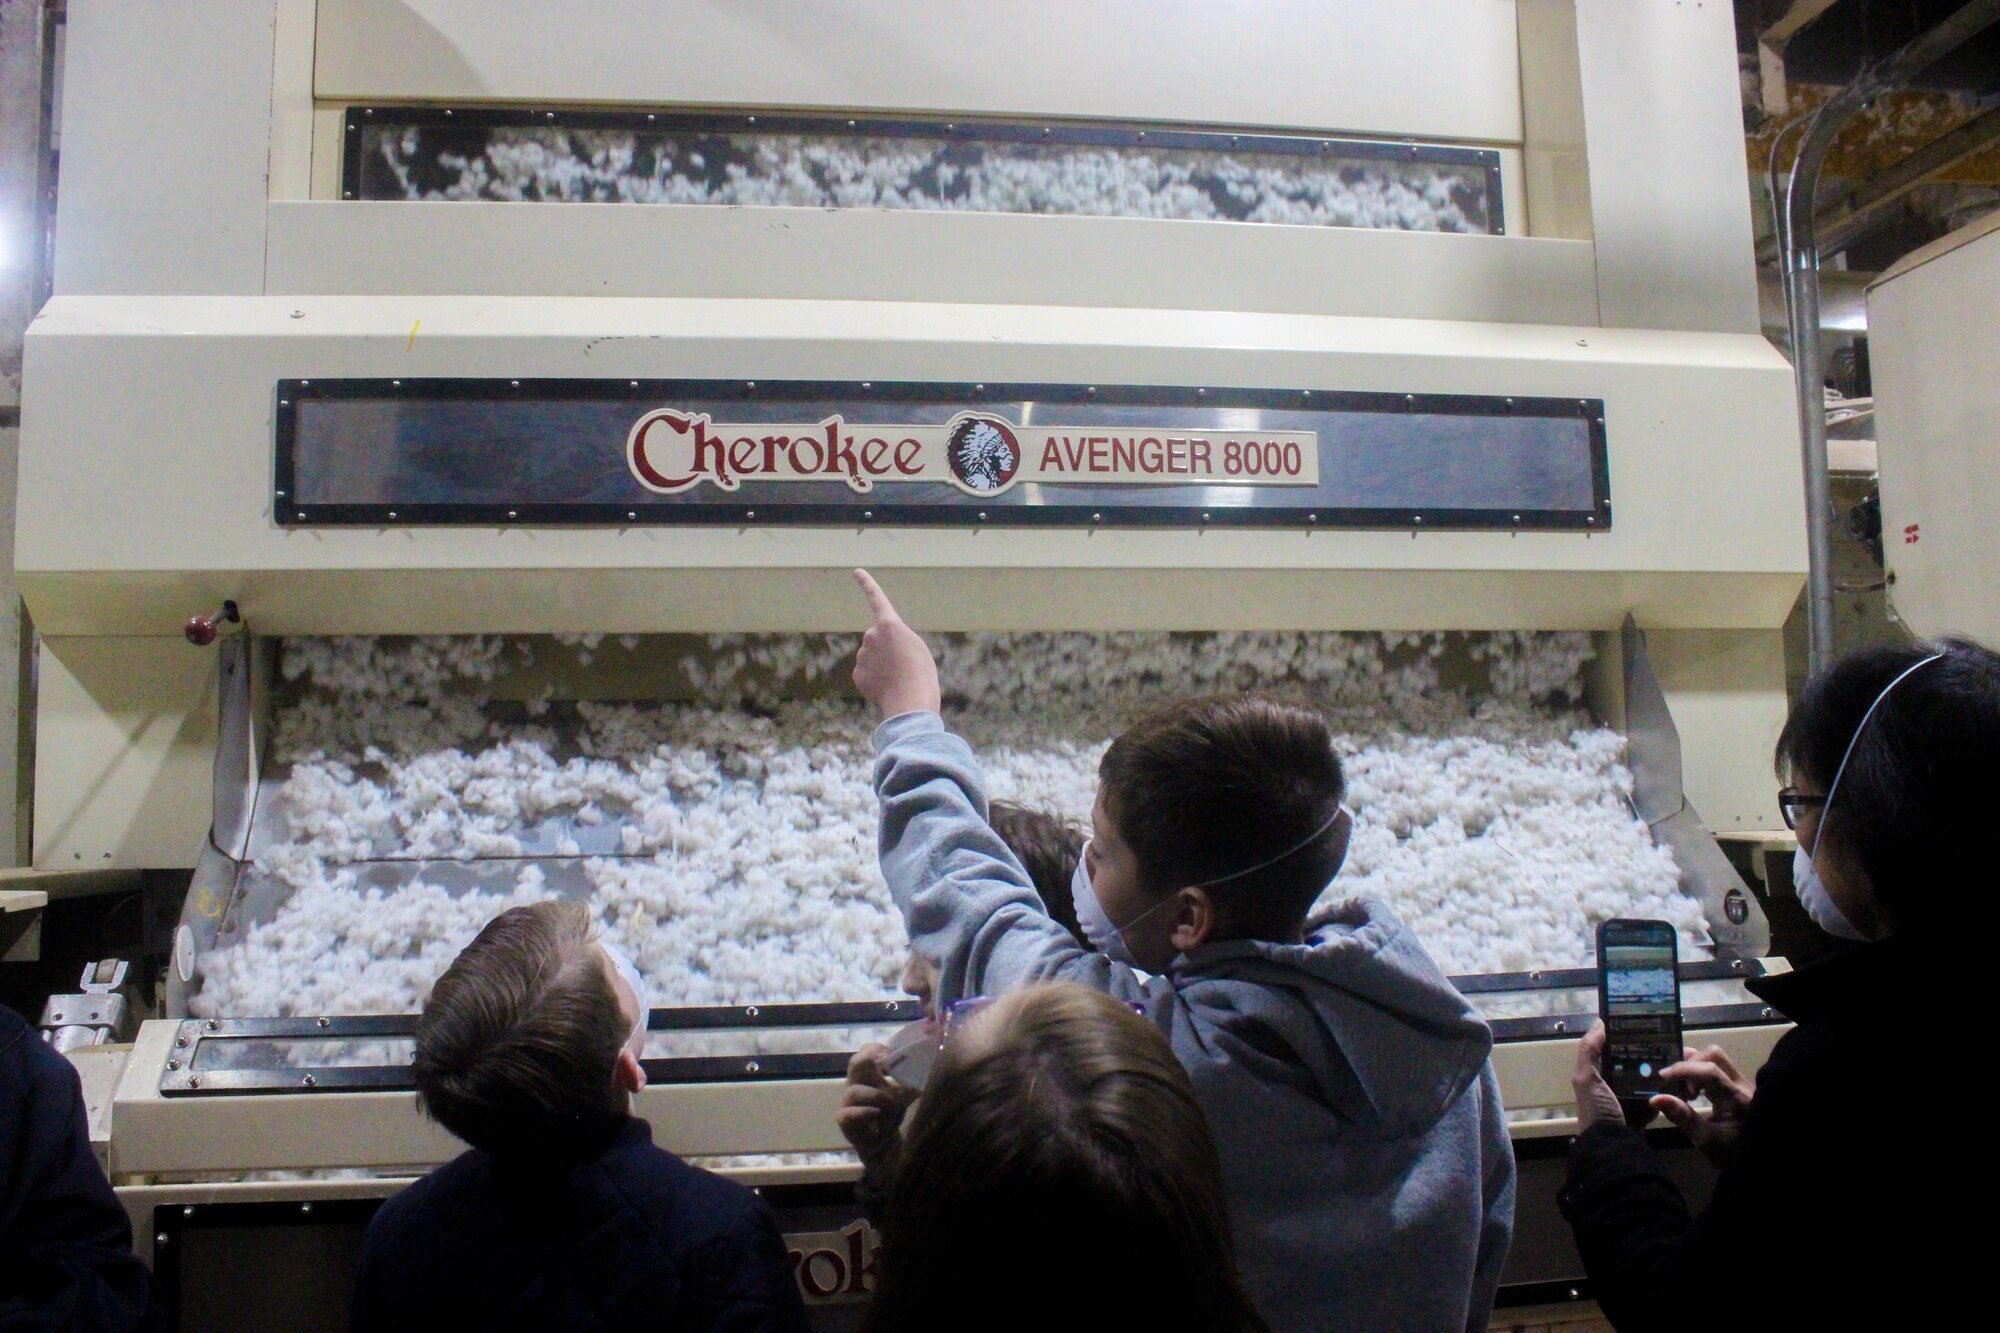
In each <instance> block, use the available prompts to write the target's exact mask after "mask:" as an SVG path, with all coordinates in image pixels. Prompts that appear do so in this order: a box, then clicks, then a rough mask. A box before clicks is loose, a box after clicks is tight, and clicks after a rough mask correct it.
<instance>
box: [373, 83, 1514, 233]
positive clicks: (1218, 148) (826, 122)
mask: <svg viewBox="0 0 2000 1333" xmlns="http://www.w3.org/2000/svg"><path fill="white" fill-rule="evenodd" d="M342 122H343V124H342V134H341V141H342V153H341V168H340V197H341V198H342V199H359V200H372V201H383V202H400V201H402V200H403V199H404V196H402V195H392V194H377V193H369V192H368V191H367V188H366V182H365V177H364V174H363V171H362V157H363V140H364V139H365V138H366V133H365V132H366V130H367V129H368V128H369V127H371V126H381V125H393V126H396V127H398V128H401V127H405V126H407V127H410V128H413V129H434V130H452V131H457V132H471V133H476V132H478V131H480V130H489V129H577V130H614V131H630V132H632V133H634V134H654V135H660V136H670V135H677V134H687V135H730V134H735V135H765V134H798V135H813V136H825V137H829V138H854V139H940V140H944V141H945V142H948V143H966V144H979V143H999V144H1020V145H1031V146H1034V147H1038V148H1047V147H1066V146H1067V147H1087V148H1124V149H1143V148H1160V149H1168V150H1173V149H1180V150H1185V151H1193V152H1216V153H1227V152H1238V153H1273V154H1282V155H1285V156H1290V157H1300V158H1317V159H1324V160H1330V161H1334V162H1338V161H1343V160H1344V161H1364V162H1369V161H1372V162H1417V163H1426V162H1427V163H1435V164H1439V165H1459V166H1469V167H1474V168H1477V169H1478V170H1479V171H1480V172H1481V173H1482V175H1483V179H1484V181H1485V187H1486V194H1485V204H1486V218H1487V231H1486V233H1485V234H1487V235H1490V236H1504V235H1505V234H1506V232H1507V213H1506V201H1505V198H1504V195H1503V190H1502V185H1501V176H1500V154H1499V152H1498V151H1497V150H1495V149H1491V148H1466V147H1461V146H1459V145H1456V144H1433V143H1415V142H1412V141H1410V140H1407V139H1405V140H1385V139H1348V138H1339V137H1327V136H1320V135H1298V134H1257V133H1246V132H1244V131H1241V130H1235V131H1231V130H1200V129H1176V128H1166V127H1161V126H1156V125H1138V124H1110V123H1102V122H1099V123H1089V122H1073V121H1072V122H1064V121H1056V120H1051V121H1046V122H1040V121H1035V122H1029V121H1002V120H981V119H979V118H977V117H965V118H959V117H954V118H952V119H951V120H948V121H947V120H936V119H930V118H922V117H885V116H871V117H850V116H837V115H805V114H798V113H783V114H778V115H771V114H768V113H765V112H761V111H759V112H749V111H643V110H631V109H607V108H602V107H547V106H511V107H510V106H435V105H430V106H395V105H385V104H383V103H375V104H373V105H369V106H350V107H348V108H347V109H346V111H345V113H344V115H343V117H342Z"/></svg>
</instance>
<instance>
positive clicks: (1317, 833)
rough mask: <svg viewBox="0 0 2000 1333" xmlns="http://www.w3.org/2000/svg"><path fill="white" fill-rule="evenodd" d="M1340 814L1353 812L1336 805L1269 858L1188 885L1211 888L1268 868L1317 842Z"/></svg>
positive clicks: (1338, 818)
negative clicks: (1316, 824) (1313, 826)
mask: <svg viewBox="0 0 2000 1333" xmlns="http://www.w3.org/2000/svg"><path fill="white" fill-rule="evenodd" d="M1342 815H1346V816H1347V817H1348V818H1350V819H1352V818H1353V817H1354V812H1353V811H1352V810H1349V809H1348V808H1347V807H1346V806H1344V805H1336V806H1335V807H1334V808H1333V813H1332V814H1331V815H1329V816H1327V820H1326V822H1325V823H1324V824H1321V825H1320V826H1319V827H1318V828H1316V829H1314V830H1313V831H1312V832H1311V833H1308V834H1307V835H1306V836H1305V839H1304V840H1303V841H1301V842H1296V843H1293V844H1292V845H1291V846H1290V847H1287V848H1286V849H1285V850H1284V851H1282V852H1279V853H1278V854H1277V855H1276V856H1274V857H1272V858H1271V859H1270V860H1268V861H1259V862H1258V863H1257V864H1256V865H1254V866H1251V867H1250V868H1249V869H1248V870H1237V871H1233V872H1231V873H1230V874H1227V875H1223V876H1221V877H1220V878H1217V879H1208V880H1203V881H1202V882H1201V883H1199V884H1190V885H1189V886H1188V887H1189V888H1193V889H1208V888H1213V887H1214V886H1215V885H1217V884H1227V883H1229V881H1231V880H1233V879H1242V878H1243V877H1244V876H1246V875H1254V874H1256V873H1257V872H1258V871H1260V870H1269V869H1270V868H1271V867H1272V866H1274V865H1276V864H1278V862H1280V861H1282V860H1284V859H1285V858H1286V857H1288V856H1294V855H1296V854H1298V853H1299V852H1302V851H1304V850H1305V849H1306V848H1308V847H1310V846H1312V845H1313V844H1314V843H1316V842H1318V841H1319V840H1320V839H1321V838H1323V837H1325V836H1326V831H1327V830H1328V829H1330V828H1332V827H1333V826H1334V825H1335V824H1337V823H1339V822H1340V817H1341V816H1342Z"/></svg>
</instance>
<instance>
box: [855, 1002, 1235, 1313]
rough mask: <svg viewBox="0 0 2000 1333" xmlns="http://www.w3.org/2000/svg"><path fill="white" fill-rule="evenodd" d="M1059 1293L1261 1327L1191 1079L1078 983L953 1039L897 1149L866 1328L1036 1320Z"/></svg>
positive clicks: (1071, 1304) (1077, 1305)
mask: <svg viewBox="0 0 2000 1333" xmlns="http://www.w3.org/2000/svg"><path fill="white" fill-rule="evenodd" d="M1017 1271H1018V1272H1025V1273H1030V1274H1032V1275H1033V1280H1032V1281H1020V1280H1017V1279H1016V1278H1015V1277H1014V1276H1013V1273H1014V1272H1017ZM1052 1300H1054V1301H1058V1302H1060V1305H1061V1308H1062V1312H1063V1319H1062V1322H1063V1323H1065V1324H1069V1325H1072V1326H1076V1327H1087V1326H1088V1323H1089V1321H1092V1320H1096V1319H1103V1320H1105V1321H1106V1323H1107V1326H1108V1325H1109V1324H1110V1323H1112V1322H1116V1323H1130V1324H1132V1325H1135V1326H1137V1327H1142V1328H1143V1327H1149V1326H1150V1327H1159V1328H1169V1327H1170V1328H1175V1329H1190V1330H1198V1331H1199V1333H1239V1331H1246V1330H1263V1329H1264V1327H1265V1325H1264V1323H1263V1321H1262V1320H1261V1319H1259V1318H1258V1316H1257V1314H1256V1311H1255V1310H1254V1309H1253V1308H1252V1307H1251V1305H1250V1300H1249V1297H1248V1296H1247V1295H1245V1293H1244V1290H1243V1284H1242V1279H1241V1278H1240V1277H1239V1275H1238V1273H1237V1270H1236V1260H1235V1255H1234V1250H1233V1248H1232V1246H1231V1242H1230V1234H1229V1218H1228V1212H1227V1208H1226V1205H1225V1203H1224V1197H1223V1187H1222V1165H1221V1161H1220V1159H1219V1158H1218V1156H1217V1154H1216V1149H1215V1141H1214V1139H1213V1138H1212V1137H1211V1136H1210V1134H1209V1128H1208V1121H1207V1119H1206V1118H1205V1117H1204V1116H1203V1115H1202V1111H1201V1106H1200V1104H1199V1103H1198V1102H1196V1101H1195V1096H1194V1089H1193V1087H1192V1085H1190V1084H1189V1082H1188V1077H1187V1073H1186V1071H1184V1070H1183V1069H1182V1068H1181V1066H1180V1062H1179V1061H1177V1060H1176V1059H1175V1058H1174V1053H1173V1051H1172V1049H1171V1048H1169V1047H1168V1045H1167V1040H1166V1038H1165V1037H1164V1036H1162V1035H1161V1033H1160V1031H1159V1029H1158V1028H1156V1027H1154V1026H1153V1025H1152V1024H1151V1023H1148V1022H1147V1021H1146V1020H1145V1019H1143V1018H1141V1017H1139V1016H1138V1015H1137V1014H1135V1013H1134V1012H1132V1010H1131V1009H1129V1008H1128V1007H1126V1006H1125V1005H1123V1004H1120V1003H1119V1002H1118V1001H1116V1000H1114V999H1112V998H1111V997H1110V996H1108V995H1105V994H1103V993H1102V992H1100V991H1093V990H1088V989H1086V988H1084V987H1082V986H1078V985H1074V984H1072V983H1068V982H1047V983H1042V984H1039V985H1033V986H1029V987H1026V988H1024V989H1022V990H1019V991H1015V992H1014V993H1012V994H1011V995H1008V996H1006V997H1005V998H1003V999H1001V1000H1000V1001H998V1002H997V1003H996V1004H995V1005H994V1007H993V1009H992V1010H991V1011H989V1012H988V1013H986V1014H983V1015H981V1016H980V1018H979V1019H978V1020H977V1021H976V1023H975V1025H974V1026H973V1027H972V1028H971V1029H970V1030H969V1031H968V1032H967V1033H966V1034H965V1035H964V1036H963V1037H962V1038H959V1039H957V1040H956V1041H955V1042H954V1043H953V1044H951V1045H949V1046H947V1048H946V1050H945V1053H944V1055H943V1057H942V1058H941V1059H940V1062H939V1064H938V1067H937V1069H936V1071H935V1072H934V1073H933V1074H932V1076H931V1080H930V1083H929V1085H928V1086H927V1087H926V1088H925V1091H924V1095H923V1099H922V1100H921V1101H920V1102H918V1104H917V1108H916V1111H915V1112H914V1116H913V1119H912V1122H911V1125H910V1127H909V1129H908V1131H907V1132H906V1136H905V1139H904V1142H903V1145H902V1148H901V1149H900V1151H899V1154H898V1158H897V1164H896V1167H895V1172H894V1176H893V1179H892V1181H891V1184H890V1188H889V1199H888V1206H887V1211H886V1213H885V1215H884V1218H883V1248H882V1260H881V1271H880V1280H879V1282H878V1284H877V1292H876V1297H875V1302H874V1305H873V1306H872V1307H871V1308H870V1310H869V1313H868V1317H867V1321H866V1323H865V1324H864V1325H863V1327H864V1328H865V1329H867V1330H869V1333H917V1331H918V1330H924V1331H926V1333H927V1331H928V1330H930V1329H933V1328H937V1327H940V1326H949V1327H951V1328H955V1329H987V1328H993V1329H1000V1328H1006V1329H1019V1328H1028V1327H1034V1326H1036V1325H1037V1324H1040V1323H1043V1322H1046V1320H1047V1319H1048V1317H1049V1309H1050V1302H1051V1301H1052Z"/></svg>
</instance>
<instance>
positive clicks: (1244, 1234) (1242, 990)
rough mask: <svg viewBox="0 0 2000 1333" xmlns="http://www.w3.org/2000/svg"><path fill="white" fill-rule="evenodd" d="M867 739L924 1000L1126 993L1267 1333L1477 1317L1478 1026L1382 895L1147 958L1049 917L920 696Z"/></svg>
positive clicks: (1488, 1167) (1484, 1234)
mask: <svg viewBox="0 0 2000 1333" xmlns="http://www.w3.org/2000/svg"><path fill="white" fill-rule="evenodd" d="M875 749H876V754H877V759H876V763H875V791H876V795H877V796H878V797H879V798H880V800H881V806H882V873H883V875H884V877H885V878H886V879H887V880H888V882H889V890H890V892H891V893H892V894H893V895H894V897H895V900H896V905H897V906H898V907H899V908H900V909H901V910H902V913H903V917H904V920H905V921H906V922H907V923H908V926H909V931H910V939H911V942H912V944H913V946H914V947H915V948H916V949H917V950H918V952H920V953H922V954H923V955H924V956H925V957H926V958H928V959H930V960H931V961H932V962H933V963H935V964H936V965H937V967H938V969H939V973H940V977H939V987H938V995H939V999H940V1000H941V1001H949V1000H953V999H957V998H960V997H963V996H968V995H997V994H999V993H1001V992H1003V991H1006V990H1008V989H1010V988H1012V987H1015V986H1019V985H1021V984H1023V983H1026V982H1030V981H1038V980H1047V979H1059V980H1064V981H1076V982H1081V983H1083V984H1084V985H1087V986H1091V987H1094V988H1096V989H1098V990H1103V991H1108V992H1110V993H1111V994H1112V995H1114V996H1117V997H1118V998H1120V999H1123V1000H1130V1001H1134V1002H1136V1003H1139V1004H1142V1005H1143V1006H1144V1007H1145V1010H1146V1012H1147V1014H1148V1015H1149V1016H1151V1017H1152V1019H1153V1020H1154V1021H1155V1022H1157V1023H1158V1024H1159V1025H1160V1028H1161V1030H1162V1031H1164V1032H1165V1033H1166V1034H1167V1038H1168V1040H1169V1041H1170V1042H1171V1043H1172V1045H1173V1049H1174V1053H1175V1054H1176V1055H1177V1056H1179V1057H1180V1061H1181V1063H1182V1064H1183V1065H1184V1066H1185V1067H1186V1068H1187V1071H1188V1076H1189V1078H1190V1079H1191V1080H1192V1081H1193V1083H1194V1089H1195V1093H1196V1096H1197V1097H1198V1098H1199V1099H1200V1101H1201V1104H1202V1107H1203V1109H1205V1110H1206V1111H1207V1113H1208V1120H1209V1124H1210V1126H1211V1127H1212V1128H1213V1129H1214V1131H1215V1138H1216V1145H1217V1147H1218V1148H1219V1149H1220V1150H1221V1154H1222V1168H1223V1174H1224V1177H1225V1183H1226V1185H1227V1188H1228V1192H1229V1199H1230V1208H1231V1218H1230V1221H1231V1224H1232V1227H1233V1229H1234V1231H1235V1236H1236V1252H1237V1260H1238V1266H1239V1267H1240V1268H1241V1270H1242V1273H1243V1279H1244V1281H1245V1283H1246V1284H1247V1285H1248V1287H1249V1290H1250V1294H1251V1297H1252V1298H1253V1299H1254V1300H1255V1301H1256V1303H1257V1308H1258V1310H1259V1312H1261V1313H1262V1314H1263V1316H1264V1318H1265V1319H1266V1320H1267V1321H1268V1322H1269V1323H1270V1325H1271V1327H1272V1329H1273V1330H1274V1333H1304V1331H1305V1330H1320V1329H1370V1330H1373V1329H1383V1330H1390V1329H1393V1330H1403V1331H1412V1333H1413V1331H1416V1330H1433V1329H1435V1330H1460V1329H1466V1330H1478V1329H1484V1328H1485V1327H1486V1320H1487V1315H1488V1314H1489V1313H1490V1311H1491V1309H1492V1305H1493V1297H1494V1292H1495V1290H1496V1289H1497V1287H1498V1285H1499V1280H1500V1268H1501V1265H1502V1263H1503V1262H1504V1261H1505V1260H1506V1257H1507V1243H1508V1239H1509V1237H1510V1236H1511V1234H1512V1232H1513V1226H1514V1155H1513V1150H1512V1146H1511V1144H1510V1143H1509V1141H1508V1137H1507V1122H1506V1116H1505V1114H1504V1112H1503V1111H1502V1109H1501V1104H1500V1088H1499V1084H1498V1083H1497V1082H1496V1081H1495V1079H1494V1077H1493V1066H1492V1062H1491V1060H1490V1059H1489V1056H1490V1054H1491V1051H1492V1046H1493V1038H1492V1034H1491V1033H1490V1032H1489V1031H1488V1029H1487V1027H1486V1024H1485V1023H1484V1022H1483V1021H1482V1020H1481V1019H1480V1017H1479V1015H1478V1014H1477V1013H1476V1012H1475V1011H1474V1010H1473V1009H1472V1007H1471V1006H1470V1005H1468V1004H1467V1003H1466V1002H1465V999H1464V998H1463V997H1462V996H1460V995H1459V993H1458V992H1457V991H1456V990H1454V989H1453V988H1452V985H1451V983H1450V982H1449V981H1447V980H1446V979H1445V977H1444V976H1443V974H1442V973H1440V972H1439V971H1438V967H1437V964H1436V963H1434V962H1432V961H1431V958H1430V955H1429V954H1427V953H1426V952H1425V951H1424V948H1423V946H1422V945H1421V944H1419V943H1418V942H1417V939H1416V936H1414V935H1413V934H1411V933H1410V931H1409V930H1408V929H1406V928H1405V927H1404V926H1403V924H1402V923H1401V922H1399V921H1398V920H1396V918H1395V917H1394V916H1392V915H1391V914H1390V913H1389V911H1388V909H1387V908H1385V907H1383V906H1382V905H1381V904H1380V903H1375V902H1369V901H1366V900H1356V901H1352V902H1348V903H1346V904H1343V905H1342V906H1341V907H1340V908H1338V909H1337V910H1336V911H1335V912H1333V913H1331V914H1329V915H1326V916H1322V917H1316V918H1315V919H1314V920H1313V921H1311V922H1308V923H1307V931H1306V937H1305V942H1304V943H1302V944H1271V943H1266V942H1263V941H1256V940H1235V941H1230V942H1228V943H1222V944H1211V945H1204V946H1202V947H1201V948H1198V949H1196V950H1195V951H1194V952H1193V953H1191V954H1183V955H1181V956H1179V957H1178V958H1176V959H1175V960H1174V961H1173V962H1172V963H1171V964H1170V965H1169V966H1168V968H1167V971H1166V973H1165V974H1164V975H1162V976H1156V977H1147V976H1146V975H1145V974H1143V973H1139V972H1135V971H1133V970H1132V969H1131V968H1129V967H1126V966H1124V965H1123V964H1120V963H1115V962H1113V961H1111V960H1110V959H1108V958H1106V957H1104V956H1103V955H1101V954H1097V953H1092V952H1090V951H1088V950H1085V949H1083V948H1080V947H1079V946H1078V945H1077V943H1076V940H1075V939H1074V938H1073V937H1072V936H1071V935H1070V934H1069V932H1068V931H1067V930H1065V929H1064V928H1063V927H1062V926H1060V925H1058V924H1056V923H1055V922H1054V921H1052V920H1050V919H1049V917H1048V914H1047V912H1046V911H1045V910H1044V908H1043V905H1042V901H1041V899H1040V897H1039V896H1037V894H1036V893H1035V890H1034V886H1033V881H1031V880H1030V879H1029V878H1028V874H1027V872H1026V871H1025V870H1024V869H1022V867H1021V864H1020V862H1019V861H1018V860H1016V859H1015V857H1014V854H1013V853H1012V852H1011V851H1009V850H1008V848H1007V844H1006V843H1004V842H1002V841H1001V840H1000V838H999V836H998V835H997V834H995V833H994V832H993V830H992V828H991V827H990V826H989V825H988V824H987V822H986V791H985V785H984V783H983V781H982V779H981V775H980V771H979V763H978V761H977V760H976V759H975V758H974V757H973V754H972V750H971V748H970V747H969V746H967V745H966V743H965V742H964V741H963V740H961V739H959V738H958V737H957V736H954V735H952V734H951V733H949V732H947V731H946V730H945V728H944V723H943V721H942V720H941V719H940V718H939V717H938V716H937V714H935V713H905V714H902V715H901V716H898V717H892V718H890V719H889V720H888V721H886V722H884V723H883V724H882V725H881V727H880V728H878V729H877V730H876V733H875Z"/></svg>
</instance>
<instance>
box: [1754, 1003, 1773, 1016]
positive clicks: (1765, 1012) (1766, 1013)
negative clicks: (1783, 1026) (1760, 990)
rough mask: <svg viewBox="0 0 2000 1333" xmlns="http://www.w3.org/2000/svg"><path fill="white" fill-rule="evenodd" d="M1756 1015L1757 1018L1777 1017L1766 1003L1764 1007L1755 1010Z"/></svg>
mask: <svg viewBox="0 0 2000 1333" xmlns="http://www.w3.org/2000/svg"><path fill="white" fill-rule="evenodd" d="M1757 1017H1759V1018H1776V1017H1777V1014H1776V1013H1775V1012H1773V1011H1772V1009H1771V1008H1770V1006H1768V1005H1766V1006H1765V1007H1764V1008H1762V1009H1759V1010H1758V1011H1757Z"/></svg>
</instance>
